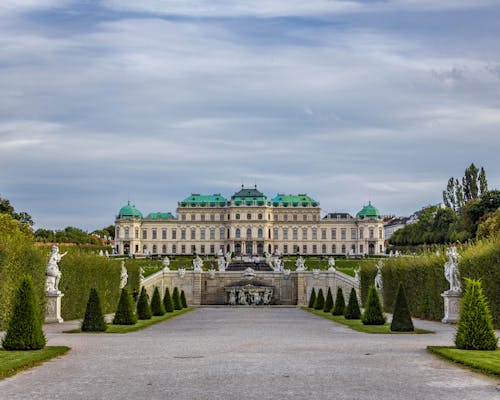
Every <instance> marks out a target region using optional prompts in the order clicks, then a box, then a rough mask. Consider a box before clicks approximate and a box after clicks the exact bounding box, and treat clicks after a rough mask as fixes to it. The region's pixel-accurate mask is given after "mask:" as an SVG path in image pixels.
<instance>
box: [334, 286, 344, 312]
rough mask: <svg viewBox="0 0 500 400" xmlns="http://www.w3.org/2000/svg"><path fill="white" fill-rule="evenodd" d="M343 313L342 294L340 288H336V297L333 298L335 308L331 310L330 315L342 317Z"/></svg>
mask: <svg viewBox="0 0 500 400" xmlns="http://www.w3.org/2000/svg"><path fill="white" fill-rule="evenodd" d="M344 311H345V300H344V293H342V288H341V287H337V296H336V297H335V306H334V307H333V310H332V315H344Z"/></svg>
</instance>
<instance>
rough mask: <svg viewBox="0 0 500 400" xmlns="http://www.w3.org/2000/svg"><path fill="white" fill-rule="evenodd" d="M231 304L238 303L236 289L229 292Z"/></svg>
mask: <svg viewBox="0 0 500 400" xmlns="http://www.w3.org/2000/svg"><path fill="white" fill-rule="evenodd" d="M229 304H230V305H232V306H234V305H235V304H236V291H235V290H234V289H232V290H231V291H230V292H229Z"/></svg>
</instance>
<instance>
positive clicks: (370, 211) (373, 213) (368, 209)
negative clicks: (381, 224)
mask: <svg viewBox="0 0 500 400" xmlns="http://www.w3.org/2000/svg"><path fill="white" fill-rule="evenodd" d="M356 218H360V219H365V218H377V219H378V218H380V213H379V211H378V209H377V207H374V206H372V203H371V202H368V205H367V206H363V209H362V210H361V211H360V212H358V213H357V214H356Z"/></svg>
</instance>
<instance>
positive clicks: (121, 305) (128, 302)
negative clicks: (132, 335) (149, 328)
mask: <svg viewBox="0 0 500 400" xmlns="http://www.w3.org/2000/svg"><path fill="white" fill-rule="evenodd" d="M133 304H134V302H133V300H132V296H130V293H129V292H128V289H127V288H126V287H124V288H123V289H122V293H121V294H120V300H119V301H118V307H116V313H115V317H114V318H113V324H115V325H134V324H135V323H136V322H137V316H136V315H135V314H134V305H133Z"/></svg>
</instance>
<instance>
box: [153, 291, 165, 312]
mask: <svg viewBox="0 0 500 400" xmlns="http://www.w3.org/2000/svg"><path fill="white" fill-rule="evenodd" d="M151 312H152V313H153V315H155V316H160V315H165V307H164V306H163V303H162V301H161V297H160V291H159V290H158V287H156V286H155V290H154V292H153V297H152V298H151Z"/></svg>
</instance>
